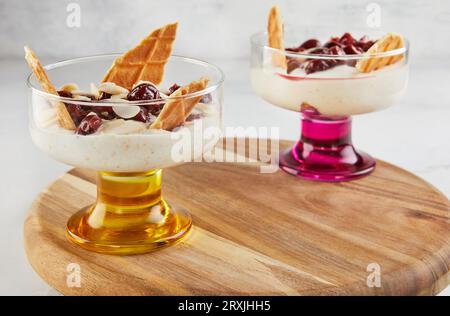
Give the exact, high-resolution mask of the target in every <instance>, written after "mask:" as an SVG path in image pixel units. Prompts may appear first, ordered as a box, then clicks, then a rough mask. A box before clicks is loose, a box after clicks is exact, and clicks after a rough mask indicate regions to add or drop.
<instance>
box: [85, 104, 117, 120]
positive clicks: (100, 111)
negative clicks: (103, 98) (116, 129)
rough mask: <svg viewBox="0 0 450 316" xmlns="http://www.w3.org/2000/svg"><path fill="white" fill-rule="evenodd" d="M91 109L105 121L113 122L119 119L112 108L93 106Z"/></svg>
mask: <svg viewBox="0 0 450 316" xmlns="http://www.w3.org/2000/svg"><path fill="white" fill-rule="evenodd" d="M90 109H91V110H92V111H93V112H95V113H97V115H98V116H99V117H101V118H102V119H104V120H112V119H115V118H116V117H117V115H116V113H115V112H114V111H113V108H112V107H111V106H107V105H105V106H103V105H102V106H92V107H90Z"/></svg>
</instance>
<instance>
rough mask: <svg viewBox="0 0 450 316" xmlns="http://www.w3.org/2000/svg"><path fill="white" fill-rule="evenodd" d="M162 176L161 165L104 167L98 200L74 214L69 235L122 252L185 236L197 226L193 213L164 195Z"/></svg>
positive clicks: (80, 241) (111, 251)
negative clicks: (131, 169)
mask: <svg viewBox="0 0 450 316" xmlns="http://www.w3.org/2000/svg"><path fill="white" fill-rule="evenodd" d="M161 175H162V170H161V169H157V170H151V171H148V172H137V173H112V172H99V173H98V176H97V201H96V202H95V204H94V205H92V206H89V207H87V208H85V209H83V210H81V211H79V212H78V213H76V214H74V215H73V216H72V217H71V218H70V219H69V221H68V223H67V236H68V238H69V240H71V241H72V242H74V243H76V244H77V245H79V246H81V247H83V248H85V249H88V250H91V251H95V252H100V253H107V254H116V255H131V254H140V253H145V252H150V251H153V250H156V249H158V248H161V247H165V246H169V245H172V244H174V243H176V242H178V241H180V240H181V239H182V238H183V237H185V236H186V235H187V233H188V232H189V230H190V228H191V226H192V221H191V216H190V214H189V213H188V212H187V211H186V210H184V209H179V208H173V207H171V206H169V204H167V202H166V201H165V200H164V199H163V198H162V196H161Z"/></svg>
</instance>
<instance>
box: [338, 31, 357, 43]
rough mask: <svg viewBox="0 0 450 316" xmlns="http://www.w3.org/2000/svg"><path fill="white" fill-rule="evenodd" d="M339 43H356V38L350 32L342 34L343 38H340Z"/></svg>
mask: <svg viewBox="0 0 450 316" xmlns="http://www.w3.org/2000/svg"><path fill="white" fill-rule="evenodd" d="M339 43H341V44H342V45H354V44H355V43H356V40H355V39H354V38H353V36H352V35H351V34H350V33H348V32H347V33H344V35H342V36H341V38H340V39H339Z"/></svg>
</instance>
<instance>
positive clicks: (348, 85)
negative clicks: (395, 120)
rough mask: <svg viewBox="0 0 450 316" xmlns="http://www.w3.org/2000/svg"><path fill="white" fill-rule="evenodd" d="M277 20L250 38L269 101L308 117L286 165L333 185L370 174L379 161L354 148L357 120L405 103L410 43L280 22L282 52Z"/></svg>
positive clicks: (255, 74)
mask: <svg viewBox="0 0 450 316" xmlns="http://www.w3.org/2000/svg"><path fill="white" fill-rule="evenodd" d="M271 15H272V12H271ZM276 15H277V13H276V12H275V16H276ZM271 23H272V24H273V23H274V22H271V19H270V18H269V32H263V33H258V34H255V35H254V36H252V38H251V45H252V46H251V47H252V48H251V81H252V85H253V88H254V90H255V92H256V93H257V94H258V95H259V96H261V97H262V98H263V99H264V100H266V101H268V102H269V103H271V104H273V105H276V106H278V107H281V108H284V109H288V110H291V111H295V112H299V113H300V115H301V137H300V139H299V141H298V142H297V143H296V145H295V146H294V147H293V148H291V149H289V150H287V151H286V152H284V153H282V154H281V155H280V167H281V168H282V169H283V170H285V171H286V172H288V173H290V174H293V175H297V176H300V177H302V178H306V179H311V180H319V181H327V182H336V181H346V180H352V179H356V178H359V177H362V176H364V175H367V174H369V173H370V172H371V171H373V169H374V167H375V160H374V159H373V158H372V157H371V156H369V155H368V154H366V153H363V152H361V151H359V150H357V149H355V147H354V146H353V143H352V139H351V117H352V116H353V115H358V114H364V113H370V112H374V111H379V110H382V109H384V108H387V107H389V106H391V105H394V104H396V103H397V102H398V101H399V100H400V98H401V96H402V95H403V93H404V91H405V89H406V86H407V81H408V68H409V67H408V42H407V41H406V40H405V39H403V38H400V37H399V36H398V35H395V34H388V35H383V34H380V33H379V32H373V31H370V30H364V31H362V32H354V33H352V34H350V33H346V32H344V33H340V34H339V33H338V32H336V30H335V29H333V30H331V29H330V30H327V29H323V28H322V29H321V28H307V27H290V26H285V27H284V30H283V26H280V25H278V28H281V30H278V31H279V32H281V35H279V36H280V39H281V40H283V41H284V46H285V47H288V48H286V49H281V48H274V47H271V46H275V45H273V44H272V45H270V43H269V42H270V40H271V38H270V36H271V34H270V32H271V31H270V30H271V27H273V26H271V25H270V24H271ZM275 23H276V22H275ZM278 23H279V21H278ZM330 35H338V36H330ZM275 43H276V42H275ZM276 44H278V45H279V43H276ZM299 44H300V45H299ZM376 45H378V47H376ZM382 45H385V47H382ZM388 45H391V46H389V47H388ZM284 46H282V47H284ZM380 47H381V48H380ZM375 48H378V51H376V49H375Z"/></svg>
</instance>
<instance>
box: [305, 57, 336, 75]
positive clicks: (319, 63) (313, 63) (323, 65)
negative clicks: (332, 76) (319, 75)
mask: <svg viewBox="0 0 450 316" xmlns="http://www.w3.org/2000/svg"><path fill="white" fill-rule="evenodd" d="M333 66H334V65H332V64H331V63H329V62H328V61H326V60H322V59H313V60H309V61H308V62H307V64H306V66H305V72H306V73H307V74H312V73H314V72H318V71H324V70H327V69H330V68H332V67H333Z"/></svg>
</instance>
